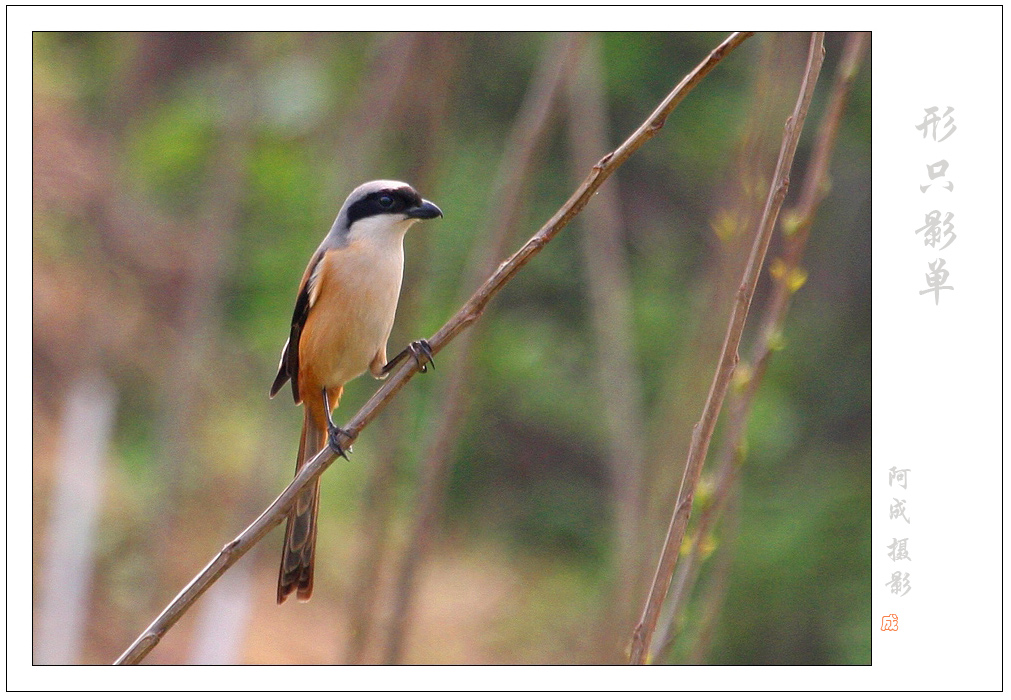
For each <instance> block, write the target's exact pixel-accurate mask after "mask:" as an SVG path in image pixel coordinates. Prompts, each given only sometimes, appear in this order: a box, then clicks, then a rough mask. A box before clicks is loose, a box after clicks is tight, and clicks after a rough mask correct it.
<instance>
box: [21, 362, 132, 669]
mask: <svg viewBox="0 0 1011 700" xmlns="http://www.w3.org/2000/svg"><path fill="white" fill-rule="evenodd" d="M116 401H117V392H116V389H115V387H114V386H113V385H112V383H111V382H109V380H108V379H107V378H106V377H105V376H104V375H103V374H102V373H100V372H97V371H94V370H92V371H88V372H86V373H85V374H82V375H81V376H79V377H78V378H77V379H76V380H74V381H73V382H72V383H71V384H70V387H69V388H68V390H67V394H66V406H65V408H64V412H63V420H62V422H61V430H62V435H61V439H60V446H59V450H58V453H57V458H56V477H55V482H56V483H55V486H54V493H53V496H52V506H51V508H50V513H49V522H48V525H47V527H46V538H45V541H44V544H43V548H42V570H41V572H40V574H39V579H40V586H39V588H40V595H39V602H38V628H37V629H38V633H37V636H36V637H35V640H34V653H33V658H32V662H33V663H36V664H61V665H62V664H75V663H79V662H80V661H81V650H82V648H83V646H84V630H85V623H86V621H87V617H88V610H89V607H90V606H89V602H90V594H91V586H92V575H93V572H94V568H95V561H94V553H95V549H96V544H97V543H96V540H97V533H98V522H99V518H100V515H101V508H102V494H103V490H104V488H105V461H106V459H107V455H108V452H109V439H110V436H111V434H112V428H113V423H114V420H115V410H116Z"/></svg>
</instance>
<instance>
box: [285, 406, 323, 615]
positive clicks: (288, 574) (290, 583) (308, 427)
mask: <svg viewBox="0 0 1011 700" xmlns="http://www.w3.org/2000/svg"><path fill="white" fill-rule="evenodd" d="M304 408H305V419H304V420H303V422H302V439H301V440H300V441H299V443H298V462H297V463H296V468H295V473H296V474H298V472H299V470H300V469H302V466H303V465H304V464H305V463H306V462H308V461H309V460H311V459H312V458H313V457H314V456H315V455H316V454H317V453H318V452H319V451H320V450H322V449H323V446H324V445H325V444H326V440H327V432H326V423H325V421H324V422H323V424H322V425H320V423H319V421H318V420H317V419H316V417H315V416H314V415H313V411H312V409H311V408H310V403H309V402H306V403H305V404H304ZM318 513H319V479H318V478H317V479H316V481H315V483H313V484H312V485H311V486H307V487H306V488H305V489H303V490H302V492H301V493H300V494H299V495H298V498H297V499H296V500H295V505H294V506H293V507H292V510H291V513H289V514H288V525H287V527H286V528H285V530H284V550H283V551H282V554H281V571H280V573H279V574H278V577H277V603H278V605H280V604H281V603H283V602H284V600H285V598H287V597H288V595H289V594H291V592H292V591H293V590H294V591H295V595H296V596H297V597H298V599H299V600H308V599H309V597H310V596H312V571H313V564H314V561H315V555H316V516H317V514H318Z"/></svg>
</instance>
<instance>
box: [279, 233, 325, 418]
mask: <svg viewBox="0 0 1011 700" xmlns="http://www.w3.org/2000/svg"><path fill="white" fill-rule="evenodd" d="M323 253H324V251H323V250H318V251H316V254H315V255H313V256H312V260H310V261H309V265H308V266H307V267H306V268H305V273H304V274H303V275H302V283H301V284H300V285H299V288H298V297H297V298H296V299H295V311H294V312H293V313H292V315H291V334H290V335H289V336H288V340H287V341H286V342H285V344H284V349H282V350H281V363H280V365H279V366H278V368H277V376H276V377H274V383H273V384H272V385H271V387H270V396H271V398H273V396H274V395H275V394H276V393H277V392H278V391H280V390H281V387H282V386H284V383H285V382H286V381H288V380H289V379H290V380H291V396H292V398H294V399H295V403H296V404H297V403H299V401H301V398H300V397H299V394H298V343H299V340H300V338H301V337H302V329H303V328H304V327H305V319H306V318H307V317H308V316H309V309H310V308H311V307H312V303H313V302H314V301H315V298H314V297H315V294H314V291H315V290H314V288H313V286H314V285H313V283H314V282H315V280H316V275H317V273H318V266H319V263H320V261H321V260H322V259H323Z"/></svg>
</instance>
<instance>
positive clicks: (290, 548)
mask: <svg viewBox="0 0 1011 700" xmlns="http://www.w3.org/2000/svg"><path fill="white" fill-rule="evenodd" d="M436 217H442V210H441V209H439V207H438V206H436V205H435V204H434V203H432V202H430V201H428V200H427V199H422V198H421V195H419V194H418V192H417V190H415V189H414V187H412V186H411V185H409V184H407V183H405V182H399V181H396V180H373V181H371V182H366V183H364V184H362V185H359V186H358V187H356V188H355V189H354V190H353V191H352V192H351V194H349V195H348V198H347V200H345V202H344V205H343V206H342V207H341V209H340V212H339V213H338V214H337V218H336V219H335V220H334V223H333V226H332V227H331V228H330V231H329V232H328V233H327V234H326V236H325V237H324V238H323V241H322V243H320V244H319V247H318V248H317V249H316V252H315V253H313V255H312V257H311V258H310V259H309V264H308V265H307V266H306V268H305V272H304V273H303V274H302V281H301V283H300V284H299V287H298V295H297V297H296V299H295V311H294V313H293V314H292V317H291V331H290V333H289V335H288V340H287V341H286V342H285V344H284V348H283V349H282V350H281V362H280V364H279V366H278V369H277V376H276V377H275V379H274V383H273V384H272V385H271V387H270V397H271V398H273V397H274V396H275V395H276V394H277V392H278V391H280V390H281V388H282V387H283V386H284V384H285V382H288V381H290V382H291V394H292V398H294V400H295V404H296V405H298V404H301V405H302V408H303V414H304V416H303V422H302V437H301V440H300V441H299V445H298V460H297V462H296V464H295V474H296V475H297V474H298V472H299V471H300V470H301V469H302V468H303V467H304V466H305V464H306V463H307V462H309V461H310V460H311V459H312V458H313V457H314V456H315V455H316V454H317V453H318V452H319V451H320V450H322V449H323V447H324V446H325V445H326V444H327V441H328V440H329V443H330V445H331V446H332V447H333V449H334V451H335V452H336V453H337V454H338V455H340V456H343V457H344V458H345V459H347V455H346V454H344V450H342V449H341V447H340V444H339V442H338V440H339V436H340V435H341V434H345V435H347V433H345V432H344V431H343V430H342V429H341V428H338V427H337V426H336V425H335V424H334V422H333V418H332V417H331V410H332V409H334V408H336V407H337V405H338V404H339V403H340V398H341V394H342V393H343V392H344V385H345V384H346V383H348V382H349V381H351V380H352V379H354V378H355V377H358V376H360V375H362V374H364V373H365V371H366V370H368V371H369V372H370V373H371V374H372V376H374V377H375V378H376V379H382V378H384V377H385V376H386V375H387V373H388V372H389V371H390V370H391V369H392V368H393V367H395V366H396V365H397V363H399V362H400V360H402V359H404V358H405V357H407V356H408V355H411V356H413V357H414V359H415V361H416V362H417V363H418V368H419V370H420V371H426V370H427V365H428V364H429V363H430V364H432V366H433V367H434V365H435V363H434V361H433V360H432V348H431V346H430V345H429V344H428V341H426V340H417V341H414V342H412V343H410V344H409V345H408V346H407V347H406V348H405V349H404V350H403V351H402V352H400V353H399V354H398V355H397V356H396V357H394V358H393V359H392V360H390V361H389V362H387V359H386V343H387V341H388V340H389V337H390V331H391V330H392V329H393V320H394V317H395V316H396V312H397V301H398V299H399V297H400V285H401V282H402V280H403V274H404V235H405V234H406V233H407V230H408V229H409V228H410V227H411V226H412V225H413V224H415V223H417V222H418V221H422V220H425V219H434V218H436ZM348 437H353V436H350V435H349V436H348ZM349 449H350V448H349ZM318 513H319V478H318V477H317V479H316V481H315V483H314V484H313V485H310V486H307V487H306V488H304V489H303V490H302V491H301V492H300V493H299V495H298V497H297V498H296V500H295V504H294V505H293V506H292V508H291V511H289V513H288V522H287V526H286V527H285V533H284V549H283V551H282V555H281V568H280V572H279V573H278V580H277V603H278V605H280V604H281V603H283V602H284V601H285V599H286V598H287V597H288V596H289V595H290V594H291V592H292V591H295V593H296V597H297V599H299V600H302V601H307V600H309V598H310V597H311V596H312V584H313V567H314V562H315V548H316V519H317V514H318Z"/></svg>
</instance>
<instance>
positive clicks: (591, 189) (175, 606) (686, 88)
mask: <svg viewBox="0 0 1011 700" xmlns="http://www.w3.org/2000/svg"><path fill="white" fill-rule="evenodd" d="M752 34H753V32H734V33H733V34H731V35H730V36H729V37H727V39H725V40H724V41H723V43H721V44H720V45H719V46H717V47H716V48H715V49H713V51H711V52H710V54H709V55H708V56H707V57H706V58H705V59H704V60H703V61H702V62H701V63H700V64H699V65H698V66H696V67H695V68H694V69H693V70H692V71H691V72H690V73H689V74H688V75H687V76H685V77H684V78H683V79H682V80H681V82H680V83H678V85H677V87H675V88H674V90H672V91H671V93H670V94H668V95H667V97H665V98H664V99H663V101H662V102H661V103H660V105H659V106H658V107H657V108H656V109H655V110H654V111H653V114H651V115H650V116H649V118H648V119H647V120H646V121H645V122H644V123H643V124H642V125H641V126H639V128H638V129H636V130H635V132H633V133H632V135H631V136H629V137H628V139H626V140H625V142H624V143H623V144H621V146H619V147H618V148H617V149H615V150H614V151H612V152H611V153H608V154H607V155H605V156H604V157H603V158H601V159H600V161H599V162H598V163H597V164H596V165H594V166H593V168H592V170H591V172H590V174H589V175H588V176H587V178H586V179H585V180H584V181H583V183H582V184H581V185H580V186H579V187H578V188H577V189H576V191H575V192H574V193H573V194H572V195H571V196H570V197H569V199H568V200H567V201H566V202H565V204H563V205H562V207H561V208H560V209H559V210H558V211H557V212H555V214H554V215H553V216H552V217H551V218H550V219H548V221H547V222H546V223H545V224H544V225H543V226H542V227H541V228H540V229H539V230H538V231H537V233H535V234H534V235H533V237H532V238H531V239H530V240H529V241H527V242H526V244H524V245H523V247H521V248H520V249H519V250H518V251H516V252H515V253H513V255H512V256H511V257H509V259H508V260H506V261H504V262H503V263H502V264H501V265H499V266H498V268H497V269H496V270H495V272H494V273H492V275H491V276H490V277H489V278H488V279H487V280H485V282H484V284H482V285H481V286H480V287H479V288H478V290H477V291H476V292H474V294H473V295H472V296H471V298H470V299H469V300H467V302H466V303H465V304H464V305H463V307H462V308H461V309H460V310H459V311H457V312H456V314H454V315H453V317H452V318H450V319H449V321H447V322H446V323H445V325H443V326H442V328H440V329H439V330H438V331H436V333H435V334H434V335H433V336H432V337H431V338H429V341H428V342H429V345H430V346H431V348H432V354H433V355H434V354H438V353H439V352H440V351H441V350H442V349H443V348H444V347H446V345H447V344H448V343H449V342H450V341H452V340H453V338H455V337H456V336H458V335H459V334H460V333H461V332H463V331H464V330H465V329H467V328H469V327H470V326H471V325H473V324H474V323H475V322H476V321H477V320H478V319H479V318H480V317H481V314H482V313H483V312H484V309H485V307H487V305H488V303H489V302H490V301H491V299H492V297H494V296H495V294H497V293H498V292H499V291H500V290H501V289H502V287H504V286H505V285H506V284H507V283H508V282H509V280H511V279H512V278H513V277H514V276H515V275H516V273H517V272H519V271H520V269H521V268H522V267H523V266H524V265H526V264H527V263H528V262H530V259H531V258H533V257H534V256H535V255H537V253H539V252H540V250H541V249H542V248H543V247H544V246H545V245H547V244H548V243H549V242H550V241H551V239H553V238H554V237H555V236H556V235H557V234H558V232H559V231H561V230H562V229H563V228H564V227H565V225H566V224H568V223H569V221H571V220H572V218H573V217H574V216H576V214H578V213H579V212H580V211H582V209H583V207H584V206H586V203H587V202H588V201H589V200H590V197H592V196H593V194H594V193H595V192H596V191H597V189H599V188H600V186H601V185H602V184H603V183H604V181H605V180H607V178H608V177H610V175H611V174H612V173H613V172H614V171H615V170H617V169H618V167H619V166H621V165H622V163H624V162H625V161H626V160H628V159H629V157H630V156H631V155H632V154H633V153H635V152H636V151H637V150H639V148H641V147H642V145H643V144H645V143H646V142H647V141H649V140H650V139H651V138H653V137H654V136H656V134H657V133H658V132H659V131H660V129H662V128H663V125H664V122H665V121H666V120H667V117H668V116H669V115H670V113H671V112H672V111H673V110H674V108H675V107H677V106H678V104H679V103H680V102H681V100H683V99H684V97H685V95H687V94H688V93H689V92H691V90H692V89H693V88H694V87H695V86H696V85H698V83H699V82H700V81H701V80H702V79H703V78H704V77H705V76H706V75H708V73H709V72H710V71H711V70H712V69H713V68H714V67H715V66H716V64H718V63H719V62H720V61H721V60H723V58H724V57H726V55H727V54H728V53H730V52H731V51H733V50H734V49H736V48H737V47H738V46H740V45H741V44H742V43H743V42H744V41H745V40H746V39H747V38H748V37H750V36H751V35H752ZM417 373H418V365H417V363H415V362H404V363H402V364H401V365H400V367H399V368H398V369H396V370H395V371H394V372H393V374H392V376H391V377H390V378H389V379H388V380H387V381H386V383H385V384H383V386H382V387H380V388H379V390H378V391H377V392H376V393H375V394H373V395H372V397H371V398H370V399H369V400H368V401H366V402H365V405H364V406H362V408H361V409H359V411H358V413H356V414H355V416H354V417H353V418H352V419H351V421H350V422H349V423H348V424H347V425H346V426H345V427H344V431H345V433H346V434H345V435H342V436H341V437H340V440H339V445H340V447H341V448H342V449H344V450H346V449H347V448H348V447H350V446H351V444H352V443H353V442H354V440H355V438H357V437H358V435H359V434H360V433H361V431H362V430H363V429H364V428H365V426H367V425H368V424H369V423H371V422H372V421H373V420H374V419H375V417H376V415H377V414H378V413H379V412H380V411H382V410H383V409H384V408H385V407H386V404H388V403H389V402H390V401H391V400H392V399H393V397H394V396H396V395H397V393H399V392H400V390H401V389H403V388H404V385H406V384H407V382H409V381H410V380H411V378H412V377H414V375H415V374H417ZM336 458H337V453H336V452H334V450H333V449H332V447H331V446H330V445H329V444H327V446H326V447H324V448H323V449H322V450H320V452H319V454H317V455H316V456H315V457H313V458H312V459H311V460H310V461H309V463H308V464H306V465H305V466H303V467H302V469H300V470H299V472H298V474H297V475H296V476H295V478H294V479H293V480H292V482H291V483H290V484H288V486H287V487H286V488H285V489H284V491H282V492H281V494H280V495H279V496H278V497H277V498H276V499H274V502H273V503H272V504H271V505H270V506H269V507H268V508H267V510H265V511H264V512H263V513H262V514H261V515H260V517H258V518H257V519H256V520H254V521H253V522H252V523H250V525H249V526H248V527H247V528H246V529H245V530H243V532H242V533H241V534H240V535H239V536H238V537H236V538H235V539H234V540H232V541H231V542H229V543H228V544H227V545H225V547H224V548H223V549H222V550H221V551H220V552H218V554H217V555H216V556H215V557H214V558H213V559H212V560H211V561H210V562H209V563H208V564H207V566H205V567H204V568H203V570H202V571H201V572H200V573H199V574H197V576H196V577H195V578H194V579H193V580H192V581H190V583H189V584H187V585H186V587H185V588H183V589H182V590H181V591H180V592H179V593H178V595H176V597H175V598H174V599H173V600H172V602H171V603H169V605H168V607H166V608H165V610H164V611H162V613H161V614H160V615H159V616H158V617H157V618H155V620H154V621H153V622H152V623H151V624H150V625H149V626H148V628H147V629H146V630H144V632H143V633H141V635H140V636H139V637H138V638H137V639H136V640H134V642H133V643H132V644H131V645H130V646H129V647H128V648H127V649H126V651H124V652H123V654H122V655H121V656H120V657H119V658H118V659H117V660H116V663H117V664H135V663H138V662H139V661H140V660H142V659H143V658H144V657H145V656H146V655H147V654H148V653H149V652H150V651H151V649H153V648H154V647H155V646H156V645H157V644H158V643H159V642H160V641H161V639H162V637H163V636H164V635H165V633H166V632H167V631H168V630H169V629H170V628H171V627H172V626H173V625H174V624H175V623H176V622H177V621H178V620H179V618H180V617H182V615H183V614H184V613H185V612H186V611H187V610H188V609H189V608H190V606H192V605H193V603H194V601H196V599H197V598H199V597H200V595H201V594H202V593H203V592H204V591H205V590H207V588H208V587H209V586H210V585H211V584H213V583H214V582H215V581H216V580H217V579H218V578H219V577H220V576H221V574H223V573H224V572H225V571H226V570H227V569H228V567H230V566H231V565H232V564H233V563H234V562H235V561H236V560H238V559H239V558H240V557H242V556H243V555H244V554H245V553H246V552H248V551H249V549H250V548H251V547H252V546H253V545H254V544H256V543H257V542H259V541H260V540H261V539H262V538H263V536H264V535H266V534H267V533H268V532H269V531H270V530H271V529H273V528H274V527H276V526H277V525H278V524H279V523H280V522H281V521H282V520H284V519H285V518H286V517H287V516H288V511H289V510H290V508H291V504H292V503H293V502H294V500H295V497H296V496H297V495H298V492H299V491H301V490H302V489H303V488H305V487H306V486H307V485H308V484H309V483H311V482H312V481H313V480H315V479H316V477H318V476H319V475H320V474H321V473H322V472H323V470H324V469H326V468H327V467H328V466H330V464H331V463H332V462H333V461H334V459H336Z"/></svg>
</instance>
